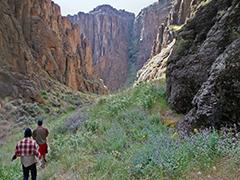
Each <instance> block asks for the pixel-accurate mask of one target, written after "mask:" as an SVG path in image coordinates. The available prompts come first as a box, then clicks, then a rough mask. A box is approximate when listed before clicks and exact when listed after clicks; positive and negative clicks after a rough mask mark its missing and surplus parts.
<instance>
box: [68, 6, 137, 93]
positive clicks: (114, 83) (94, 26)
mask: <svg viewBox="0 0 240 180" xmlns="http://www.w3.org/2000/svg"><path fill="white" fill-rule="evenodd" d="M68 18H69V19H70V20H71V21H72V22H73V23H75V24H77V25H78V26H79V27H80V30H81V31H80V33H81V34H83V35H84V36H86V37H87V39H88V41H89V42H90V46H91V47H92V51H93V61H92V68H93V71H94V73H95V74H97V75H98V77H100V78H102V79H103V81H104V82H105V84H106V85H107V86H108V87H109V88H110V89H112V90H115V89H117V88H119V87H121V85H123V83H124V82H125V80H126V78H127V70H128V48H129V45H130V38H131V35H132V28H133V27H132V26H133V21H134V14H132V13H128V12H126V11H124V10H119V11H118V10H116V9H114V8H112V7H111V6H109V5H102V6H99V7H97V8H95V9H94V10H93V11H91V12H89V13H82V12H80V13H78V14H77V15H74V16H68Z"/></svg>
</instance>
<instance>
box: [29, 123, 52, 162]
mask: <svg viewBox="0 0 240 180" xmlns="http://www.w3.org/2000/svg"><path fill="white" fill-rule="evenodd" d="M37 124H38V127H37V128H36V129H34V131H33V139H35V140H36V142H37V144H38V145H39V153H40V159H41V158H42V157H43V163H44V164H45V163H46V153H47V149H48V145H47V137H48V134H49V132H48V129H47V128H44V127H43V126H42V125H43V121H42V120H38V122H37Z"/></svg>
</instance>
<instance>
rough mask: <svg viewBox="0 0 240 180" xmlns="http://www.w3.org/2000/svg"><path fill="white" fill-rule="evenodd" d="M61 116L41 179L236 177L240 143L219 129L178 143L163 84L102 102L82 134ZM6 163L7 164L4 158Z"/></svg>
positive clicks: (90, 111)
mask: <svg viewBox="0 0 240 180" xmlns="http://www.w3.org/2000/svg"><path fill="white" fill-rule="evenodd" d="M60 116H61V118H54V120H52V121H49V123H48V127H49V129H50V132H51V135H50V137H49V144H50V152H49V156H48V159H49V164H48V166H47V168H46V169H45V170H42V171H40V173H39V179H164V178H165V179H207V178H209V179H211V178H212V177H215V178H219V177H225V178H228V179H229V178H230V179H234V178H236V176H237V173H236V172H237V168H238V167H239V152H240V151H239V150H240V144H239V143H238V141H236V143H235V145H234V146H233V143H232V136H229V135H228V136H227V135H222V134H221V133H217V132H216V131H214V130H213V131H204V132H200V133H196V134H194V135H192V136H191V137H186V138H185V139H179V138H178V135H177V133H176V132H175V130H174V128H171V127H167V126H166V124H168V125H172V124H173V125H174V120H175V119H177V117H178V116H177V115H175V114H174V113H173V112H171V111H170V110H169V108H168V105H167V102H166V98H165V89H164V86H162V85H158V84H156V83H155V85H153V84H142V85H140V86H137V87H134V88H130V89H128V90H125V91H123V92H119V93H117V94H114V95H109V96H106V97H101V98H99V99H98V102H97V103H96V104H95V105H93V106H91V107H89V108H88V109H87V110H86V113H84V116H87V117H86V118H87V119H88V120H87V121H86V122H85V123H84V124H83V125H82V126H80V127H79V128H78V130H77V131H73V130H71V129H69V128H68V127H66V126H65V123H64V120H65V118H66V116H68V114H67V113H65V114H63V115H60ZM13 139H16V138H15V137H13ZM11 148H13V143H10V144H9V147H8V148H7V147H5V148H3V149H1V151H2V150H3V152H4V153H5V155H7V156H9V155H10V154H7V152H8V151H9V150H10V149H11ZM226 157H227V159H228V160H226ZM1 161H3V164H8V162H7V161H6V160H3V158H2V159H1ZM226 162H227V163H226ZM18 167H19V163H16V162H15V163H13V164H11V165H10V166H7V167H5V169H7V170H9V169H11V168H15V169H16V170H14V171H12V173H13V174H12V176H16V175H19V173H18V172H19V171H20V169H19V168H18ZM0 173H1V171H0ZM8 177H10V176H8ZM10 179H11V178H10Z"/></svg>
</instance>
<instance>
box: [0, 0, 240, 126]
mask: <svg viewBox="0 0 240 180" xmlns="http://www.w3.org/2000/svg"><path fill="white" fill-rule="evenodd" d="M0 6H1V8H2V9H3V10H2V11H0V13H1V14H0V18H1V21H0V37H1V38H0V50H1V54H0V62H1V67H0V91H1V94H0V98H1V99H4V98H6V97H13V98H16V97H20V98H23V99H28V100H32V101H40V102H41V100H40V99H39V93H40V92H41V91H42V90H49V89H51V88H53V87H56V86H66V87H68V88H70V89H71V90H75V91H76V90H77V91H82V92H87V93H97V94H106V93H108V92H109V90H110V91H116V90H118V89H119V88H122V87H123V86H124V84H125V82H126V80H127V79H128V76H129V67H130V66H132V67H134V69H135V70H139V71H138V74H137V79H136V81H135V84H139V83H141V82H146V81H158V80H159V79H160V80H161V79H163V80H164V81H165V79H166V93H167V99H168V102H169V104H170V106H171V107H172V109H174V110H175V111H176V112H177V113H182V114H184V115H185V118H183V120H182V121H181V122H179V129H191V128H194V127H202V126H210V125H212V126H215V127H221V126H222V125H224V124H228V123H230V124H234V123H237V122H238V118H237V117H238V115H239V111H238V110H237V108H236V107H237V105H239V99H238V98H237V97H238V89H239V85H238V81H239V79H238V76H237V72H238V71H237V68H238V67H239V65H238V60H237V54H238V50H237V48H236V47H238V43H239V42H238V41H237V40H238V39H239V25H238V22H239V12H240V11H239V3H238V1H236V0H231V1H226V0H221V1H216V0H186V1H185V0H174V1H168V0H159V1H158V2H156V3H154V4H152V5H150V6H148V7H146V8H144V9H142V11H141V12H140V13H139V15H138V16H136V17H135V15H134V14H133V13H130V12H127V11H125V10H117V9H115V8H113V7H111V6H109V5H101V6H98V7H96V8H95V9H93V10H92V11H90V12H89V13H83V12H79V13H78V14H76V15H72V16H70V15H69V16H67V17H63V16H62V15H61V12H60V7H59V6H58V5H56V4H54V3H53V2H52V1H51V0H39V1H37V0H27V1H17V0H8V1H1V2H0ZM4 7H5V8H4ZM232 71H233V72H236V73H232ZM220 87H221V88H220ZM230 97H232V98H230ZM234 97H235V98H234ZM229 107H231V108H229ZM232 109H234V113H232ZM184 127H186V128H184Z"/></svg>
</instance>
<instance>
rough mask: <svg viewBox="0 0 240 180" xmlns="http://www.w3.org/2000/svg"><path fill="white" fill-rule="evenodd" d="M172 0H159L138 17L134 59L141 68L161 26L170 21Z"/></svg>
mask: <svg viewBox="0 0 240 180" xmlns="http://www.w3.org/2000/svg"><path fill="white" fill-rule="evenodd" d="M170 10H171V0H159V1H158V2H156V3H154V4H152V5H150V6H149V7H146V8H144V9H143V10H142V11H141V12H140V13H139V15H138V16H137V17H136V20H135V23H134V35H133V39H132V43H133V44H132V49H133V53H132V56H133V57H132V61H134V63H135V64H136V67H137V69H140V68H141V67H142V66H143V64H144V63H145V62H146V61H147V59H148V58H149V57H150V55H151V51H152V47H153V44H154V40H155V38H156V37H157V34H158V30H159V27H160V26H161V25H162V24H165V23H166V22H167V21H168V15H169V13H170Z"/></svg>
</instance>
